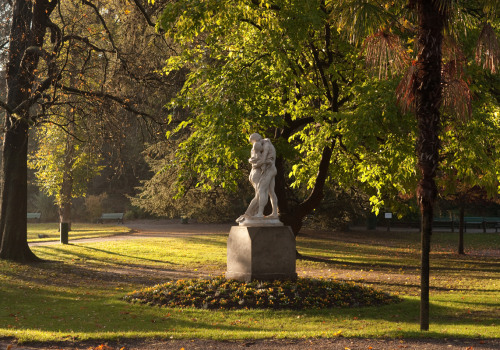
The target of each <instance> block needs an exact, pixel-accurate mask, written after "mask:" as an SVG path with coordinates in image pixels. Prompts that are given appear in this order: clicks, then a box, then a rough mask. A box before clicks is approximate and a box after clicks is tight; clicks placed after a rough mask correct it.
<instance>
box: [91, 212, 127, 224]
mask: <svg viewBox="0 0 500 350" xmlns="http://www.w3.org/2000/svg"><path fill="white" fill-rule="evenodd" d="M104 220H116V221H117V222H118V223H121V224H123V213H103V214H102V215H101V217H100V218H99V219H98V220H97V223H101V224H102V223H104Z"/></svg>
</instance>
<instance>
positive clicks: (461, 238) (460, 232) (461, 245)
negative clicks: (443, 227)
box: [458, 203, 465, 254]
mask: <svg viewBox="0 0 500 350" xmlns="http://www.w3.org/2000/svg"><path fill="white" fill-rule="evenodd" d="M464 216H465V207H464V204H463V203H461V204H460V224H459V228H458V254H465V250H464V227H465V219H464Z"/></svg>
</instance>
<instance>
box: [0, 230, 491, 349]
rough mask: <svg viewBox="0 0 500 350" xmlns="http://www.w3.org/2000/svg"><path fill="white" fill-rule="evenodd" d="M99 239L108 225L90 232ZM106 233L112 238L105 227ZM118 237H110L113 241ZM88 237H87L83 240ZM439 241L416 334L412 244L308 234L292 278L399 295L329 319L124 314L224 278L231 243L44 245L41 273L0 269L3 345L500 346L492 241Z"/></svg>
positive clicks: (29, 268) (35, 268) (33, 268)
mask: <svg viewBox="0 0 500 350" xmlns="http://www.w3.org/2000/svg"><path fill="white" fill-rule="evenodd" d="M97 227H98V228H101V229H104V230H105V229H106V228H107V226H102V225H98V226H97ZM109 228H110V229H111V230H113V228H112V227H109ZM114 233H116V232H110V234H114ZM89 234H90V233H89ZM457 236H458V234H452V233H435V234H434V235H433V237H432V240H433V245H432V253H431V268H432V270H431V294H430V300H431V308H430V314H431V323H430V331H429V332H425V333H421V332H420V331H419V320H418V318H419V297H418V295H419V268H418V266H419V264H420V263H419V254H420V250H419V234H418V233H398V232H380V231H379V232H374V231H368V232H345V233H331V234H329V235H304V236H302V237H299V238H298V240H297V247H298V250H299V251H300V252H301V253H302V254H304V255H305V256H306V257H307V258H306V259H303V260H299V261H298V262H297V272H298V274H299V276H300V277H311V278H330V279H335V280H339V281H355V282H358V283H361V284H364V285H368V286H372V287H373V288H375V289H379V290H383V291H387V292H390V293H393V294H397V295H399V296H400V297H401V298H402V299H403V302H401V303H397V304H391V305H385V306H372V307H361V308H335V309H327V310H306V311H304V310H301V311H294V310H283V311H273V310H239V311H224V310H217V311H213V310H212V311H211V310H198V309H189V308H188V309H176V308H159V307H150V306H147V305H141V304H130V303H127V302H125V301H123V297H124V296H125V295H126V294H127V293H129V292H132V291H134V290H138V289H141V288H143V287H146V286H153V285H155V284H159V283H163V282H165V281H168V280H170V279H182V278H191V277H198V276H204V277H205V276H210V275H212V276H215V275H220V274H222V273H223V272H224V270H225V264H226V238H227V233H223V232H221V233H220V234H213V235H198V236H190V237H172V238H147V239H146V238H142V239H134V240H122V241H109V242H98V243H87V244H69V245H50V246H49V245H47V246H37V247H33V251H34V252H35V253H36V254H37V255H38V256H39V257H41V258H43V259H47V260H48V262H45V263H42V264H35V265H20V264H16V263H11V262H6V261H0V280H1V284H0V296H1V297H0V337H16V338H18V339H19V340H20V341H49V340H50V341H54V340H55V341H60V340H88V339H98V340H103V341H106V340H117V339H124V338H211V339H244V338H253V339H258V338H270V337H277V338H285V337H286V338H303V337H336V336H344V337H436V338H440V337H446V338H463V337H484V338H498V337H500V327H499V326H500V324H499V323H500V322H499V320H500V298H499V295H500V254H499V247H500V235H498V234H493V233H488V234H482V233H467V234H466V252H467V255H465V256H459V255H457V254H455V250H456V244H457V238H458V237H457Z"/></svg>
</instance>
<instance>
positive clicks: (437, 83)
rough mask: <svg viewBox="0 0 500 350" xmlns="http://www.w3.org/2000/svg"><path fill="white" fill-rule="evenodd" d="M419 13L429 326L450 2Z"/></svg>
mask: <svg viewBox="0 0 500 350" xmlns="http://www.w3.org/2000/svg"><path fill="white" fill-rule="evenodd" d="M415 5H416V10H417V14H418V39H417V40H418V45H417V47H418V56H417V64H416V74H415V82H414V84H415V85H414V91H415V105H416V117H417V123H418V138H417V159H418V169H419V171H420V180H419V182H418V186H417V199H418V203H419V205H420V213H421V218H422V223H421V235H422V237H421V243H422V253H421V275H420V293H421V294H420V329H421V330H428V329H429V270H430V264H429V253H430V248H431V235H432V221H433V218H434V204H435V200H436V196H437V186H436V181H435V178H436V171H437V168H438V165H439V148H440V141H439V134H440V130H441V114H440V107H441V103H442V88H441V61H442V50H441V48H442V42H443V29H444V24H445V20H446V11H447V10H448V9H447V5H446V2H444V1H441V2H440V1H437V0H418V1H416V4H415Z"/></svg>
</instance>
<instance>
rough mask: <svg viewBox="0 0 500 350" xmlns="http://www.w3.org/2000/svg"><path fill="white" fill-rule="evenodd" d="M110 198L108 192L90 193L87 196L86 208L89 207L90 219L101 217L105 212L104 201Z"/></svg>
mask: <svg viewBox="0 0 500 350" xmlns="http://www.w3.org/2000/svg"><path fill="white" fill-rule="evenodd" d="M107 198H108V195H107V194H106V193H101V194H100V195H88V196H86V197H85V208H86V209H87V214H88V219H89V220H90V221H95V220H97V219H99V218H100V217H101V215H102V213H103V212H104V201H105V200H106V199H107Z"/></svg>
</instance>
